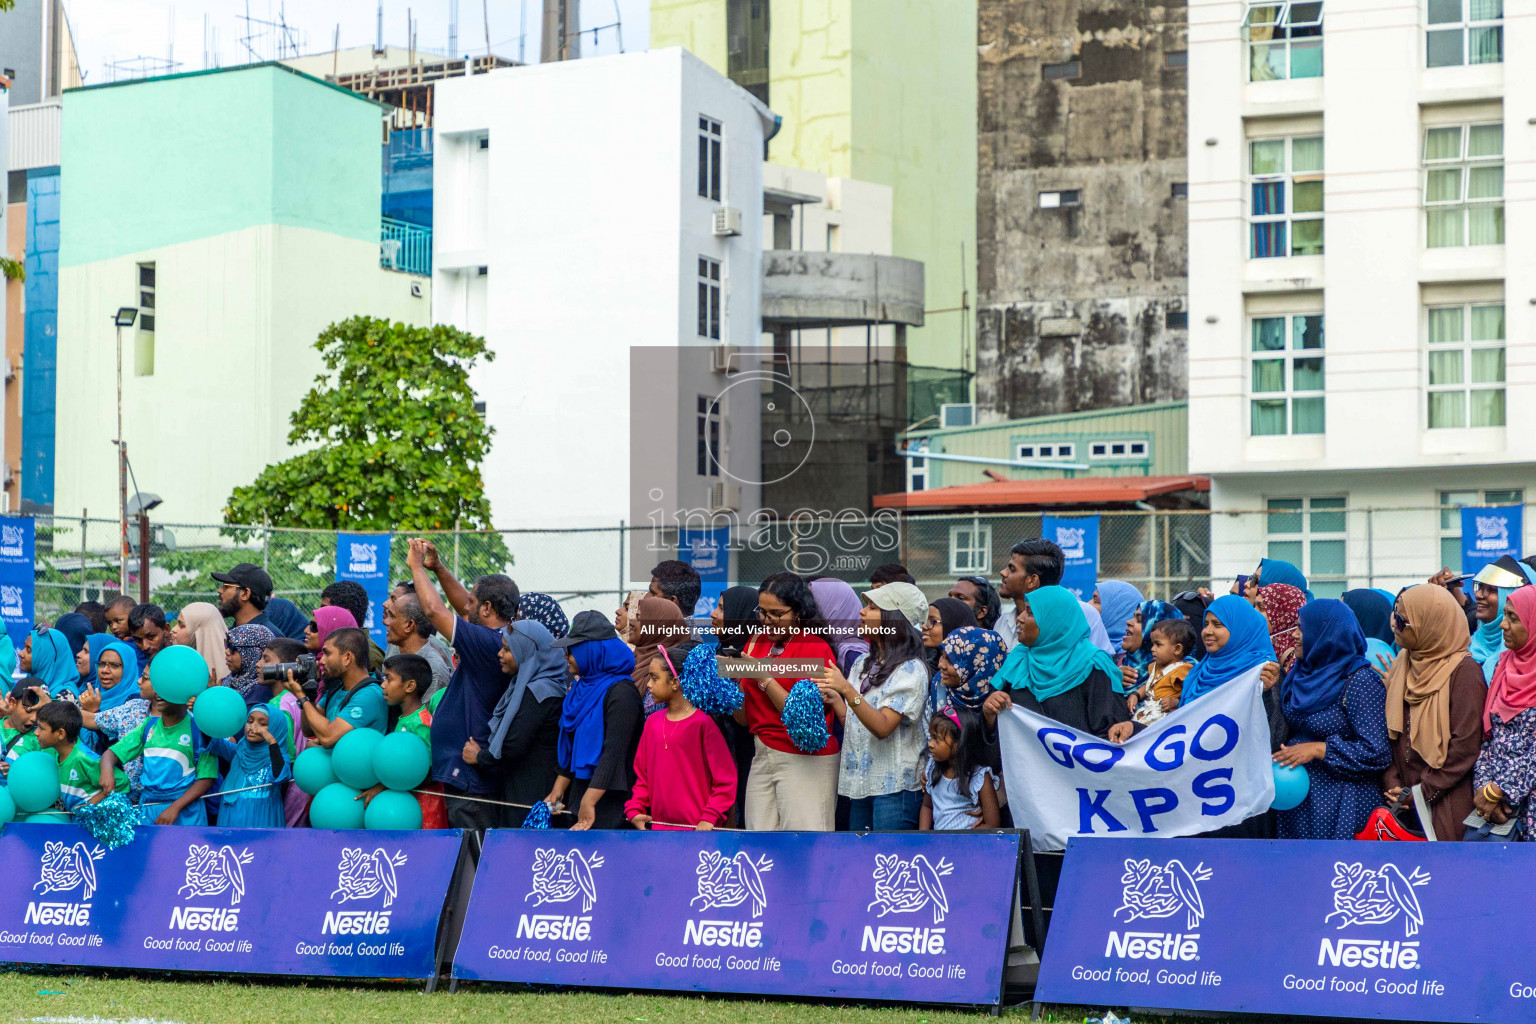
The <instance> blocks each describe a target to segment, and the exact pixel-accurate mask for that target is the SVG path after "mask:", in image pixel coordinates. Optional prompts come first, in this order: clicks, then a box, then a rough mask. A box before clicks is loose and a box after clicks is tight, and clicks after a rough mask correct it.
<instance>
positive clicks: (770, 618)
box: [757, 605, 794, 622]
mask: <svg viewBox="0 0 1536 1024" xmlns="http://www.w3.org/2000/svg"><path fill="white" fill-rule="evenodd" d="M793 614H794V611H793V609H790V608H785V609H784V610H783V611H781V612H771V611H768V610H767V609H766V608H764V607H763V606H762V605H758V606H757V617H758V618H759V619H762V620H764V621H766V622H782V621H784V620H785V619H787V618H789V616H791V615H793Z"/></svg>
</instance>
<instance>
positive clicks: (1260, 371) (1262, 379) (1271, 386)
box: [1253, 359, 1285, 391]
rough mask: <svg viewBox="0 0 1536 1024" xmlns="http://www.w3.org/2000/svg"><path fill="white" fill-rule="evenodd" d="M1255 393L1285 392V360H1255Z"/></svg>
mask: <svg viewBox="0 0 1536 1024" xmlns="http://www.w3.org/2000/svg"><path fill="white" fill-rule="evenodd" d="M1253 390H1254V391H1284V390H1285V360H1284V359H1255V360H1254V361H1253Z"/></svg>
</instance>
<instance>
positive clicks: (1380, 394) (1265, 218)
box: [1189, 0, 1536, 594]
mask: <svg viewBox="0 0 1536 1024" xmlns="http://www.w3.org/2000/svg"><path fill="white" fill-rule="evenodd" d="M1498 11H1499V7H1498V5H1493V7H1492V8H1489V7H1488V6H1487V5H1485V4H1482V3H1480V2H1479V0H1431V2H1430V3H1429V5H1428V7H1427V8H1425V7H1423V6H1420V5H1414V6H1410V7H1407V8H1403V9H1401V10H1395V11H1393V12H1391V14H1390V15H1387V14H1384V13H1383V9H1382V8H1381V7H1380V6H1379V5H1378V6H1371V5H1368V4H1365V3H1363V2H1361V0H1337V2H1335V0H1329V2H1328V3H1327V4H1326V5H1323V4H1319V3H1304V2H1296V0H1272V2H1270V3H1266V4H1259V3H1251V4H1228V5H1217V6H1207V7H1203V8H1200V9H1199V12H1198V17H1194V18H1192V21H1191V25H1190V51H1191V54H1190V61H1189V74H1190V76H1191V77H1190V83H1189V178H1190V182H1189V196H1190V215H1189V260H1190V268H1189V269H1190V274H1189V277H1190V308H1191V311H1192V313H1193V316H1191V318H1190V341H1189V361H1190V372H1189V392H1190V396H1189V414H1190V450H1189V468H1190V470H1191V471H1192V472H1196V473H1208V474H1210V475H1211V478H1212V488H1211V506H1212V508H1213V509H1214V510H1215V511H1218V512H1226V511H1252V512H1253V513H1254V514H1251V515H1246V516H1232V517H1223V516H1216V517H1213V520H1212V549H1213V552H1212V553H1213V564H1212V570H1213V575H1214V576H1215V577H1217V578H1218V579H1219V578H1223V577H1226V578H1230V577H1231V576H1232V575H1233V574H1235V573H1244V572H1248V571H1250V570H1251V569H1252V567H1253V565H1254V564H1255V562H1256V561H1257V559H1258V557H1259V556H1260V555H1262V554H1265V553H1269V554H1271V555H1274V556H1275V557H1282V558H1287V559H1289V560H1291V561H1294V562H1296V563H1297V564H1298V565H1299V566H1301V568H1302V569H1303V571H1305V572H1307V573H1308V574H1309V575H1310V577H1311V578H1312V579H1313V580H1314V581H1318V580H1321V581H1322V582H1321V585H1317V584H1316V583H1315V584H1314V589H1315V590H1317V591H1318V592H1319V593H1322V594H1336V593H1337V592H1339V591H1340V590H1342V589H1343V588H1344V587H1345V586H1346V585H1350V586H1368V585H1374V586H1392V585H1395V584H1399V583H1408V582H1412V581H1415V580H1422V579H1423V578H1425V577H1426V576H1428V575H1429V574H1430V573H1431V572H1433V571H1434V570H1435V569H1436V568H1437V567H1439V566H1440V565H1442V564H1450V565H1453V566H1455V565H1457V564H1458V561H1457V560H1454V559H1453V558H1452V555H1453V554H1454V553H1455V552H1456V551H1458V550H1459V547H1458V541H1459V536H1460V519H1459V514H1457V513H1456V512H1454V510H1448V511H1445V512H1442V506H1447V507H1448V506H1456V505H1465V504H1505V503H1514V502H1520V501H1525V500H1528V499H1529V498H1530V497H1531V496H1532V495H1533V494H1536V343H1533V340H1532V339H1533V333H1532V332H1533V328H1536V322H1533V321H1536V306H1533V305H1532V303H1533V302H1536V204H1533V203H1531V202H1530V201H1529V200H1530V199H1531V197H1532V193H1531V185H1530V180H1531V179H1530V176H1529V175H1528V174H1522V173H1518V172H1516V173H1513V174H1511V175H1509V178H1508V186H1507V189H1506V178H1505V174H1504V168H1505V165H1506V164H1507V165H1508V166H1509V167H1510V168H1511V169H1516V168H1524V167H1527V166H1529V165H1530V162H1531V160H1532V157H1533V150H1536V130H1533V129H1532V128H1530V127H1529V126H1530V125H1531V124H1536V61H1532V60H1531V59H1530V55H1531V54H1532V53H1533V52H1536V24H1532V23H1531V21H1530V19H1526V18H1513V17H1512V18H1509V19H1508V20H1504V21H1501V20H1500V19H1498V18H1487V17H1485V15H1486V14H1488V13H1497V12H1498ZM1194 13H1195V12H1194V9H1192V14H1194ZM1245 20H1246V24H1247V25H1248V26H1249V27H1247V28H1245V27H1244V25H1245ZM1527 43H1530V44H1531V45H1527ZM1506 240H1507V244H1506ZM1367 509H1376V510H1391V511H1377V512H1374V513H1367V512H1365V511H1364V510H1367ZM1526 518H1527V521H1528V520H1529V518H1530V516H1529V515H1527V517H1526ZM1527 534H1528V536H1529V535H1530V530H1529V526H1528V527H1527ZM1526 550H1530V549H1529V548H1528V547H1527V548H1526Z"/></svg>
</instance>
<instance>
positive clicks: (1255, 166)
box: [1249, 139, 1285, 174]
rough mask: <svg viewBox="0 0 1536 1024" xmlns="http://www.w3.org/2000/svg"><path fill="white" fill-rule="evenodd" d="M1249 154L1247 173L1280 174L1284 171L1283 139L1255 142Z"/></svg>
mask: <svg viewBox="0 0 1536 1024" xmlns="http://www.w3.org/2000/svg"><path fill="white" fill-rule="evenodd" d="M1251 154H1252V155H1251V157H1250V160H1249V162H1250V166H1249V172H1250V173H1252V174H1280V173H1282V172H1283V171H1284V170H1285V140H1284V139H1266V140H1264V141H1263V142H1255V143H1254V144H1253V146H1252V148H1251Z"/></svg>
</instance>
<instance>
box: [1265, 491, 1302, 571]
mask: <svg viewBox="0 0 1536 1024" xmlns="http://www.w3.org/2000/svg"><path fill="white" fill-rule="evenodd" d="M1266 508H1267V509H1268V511H1269V514H1268V515H1267V516H1266V517H1265V518H1266V520H1267V522H1266V524H1265V527H1264V528H1265V529H1266V530H1268V531H1269V532H1270V533H1300V532H1301V499H1300V498H1270V499H1269V501H1268V502H1267V503H1266ZM1271 554H1273V551H1271ZM1298 554H1299V552H1298ZM1286 561H1290V559H1286Z"/></svg>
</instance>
